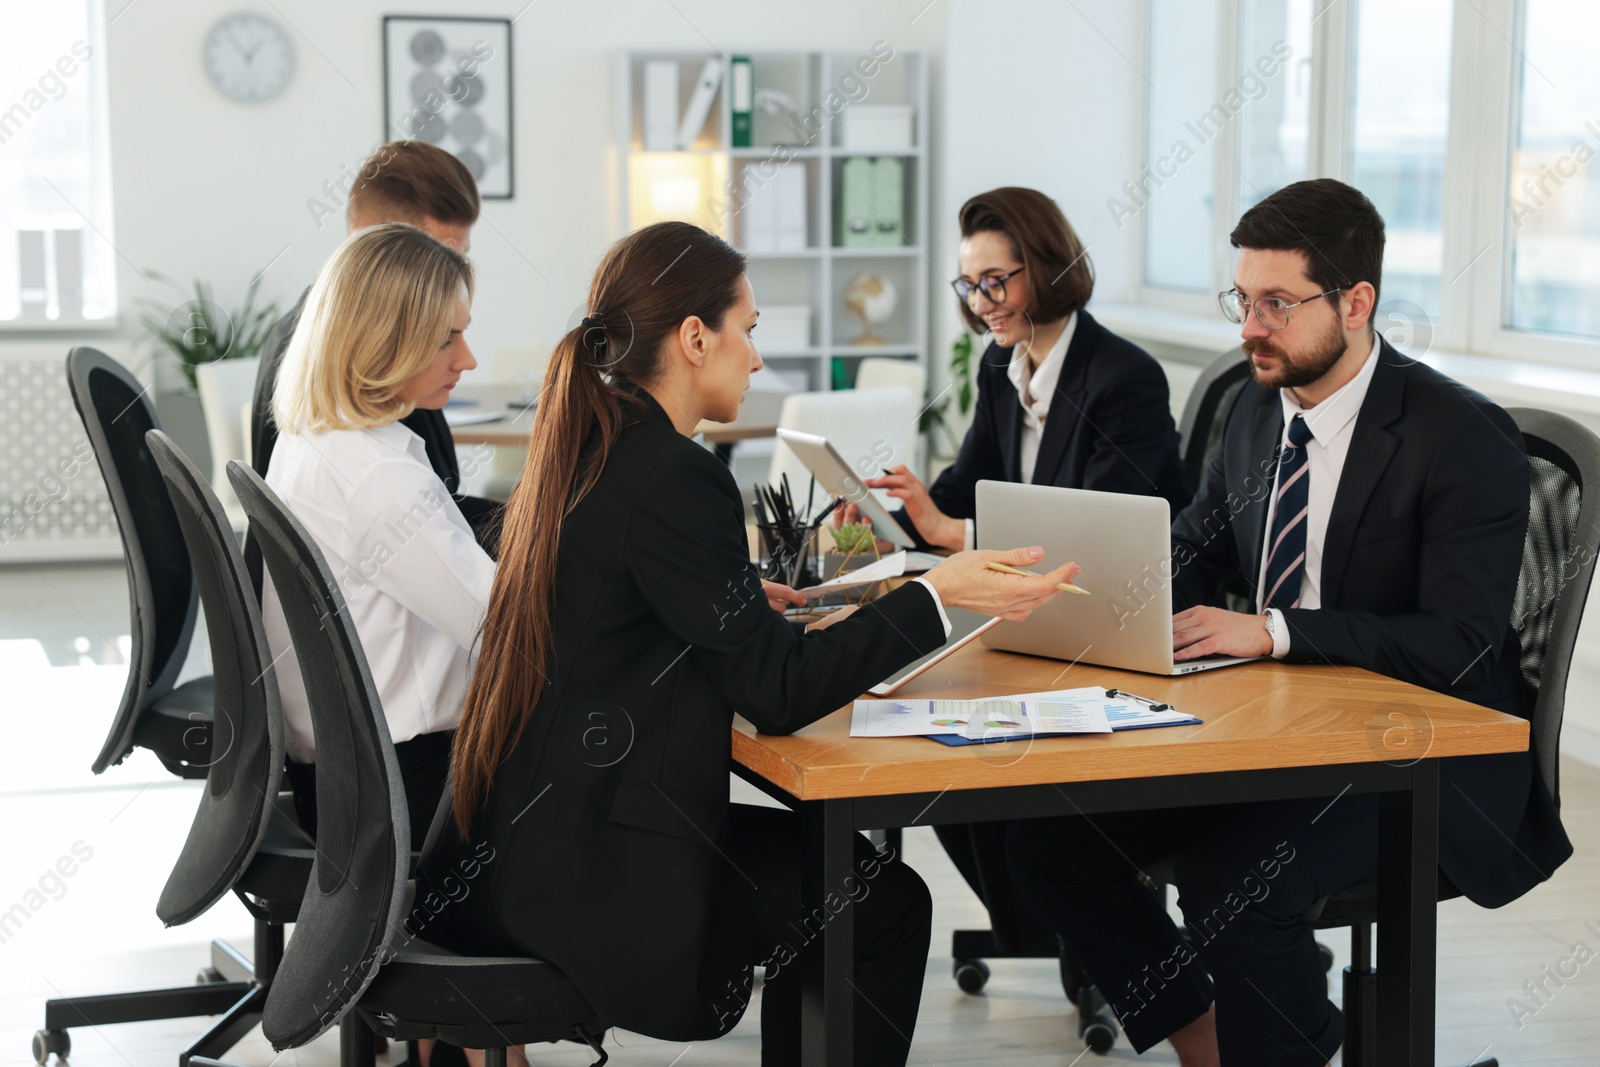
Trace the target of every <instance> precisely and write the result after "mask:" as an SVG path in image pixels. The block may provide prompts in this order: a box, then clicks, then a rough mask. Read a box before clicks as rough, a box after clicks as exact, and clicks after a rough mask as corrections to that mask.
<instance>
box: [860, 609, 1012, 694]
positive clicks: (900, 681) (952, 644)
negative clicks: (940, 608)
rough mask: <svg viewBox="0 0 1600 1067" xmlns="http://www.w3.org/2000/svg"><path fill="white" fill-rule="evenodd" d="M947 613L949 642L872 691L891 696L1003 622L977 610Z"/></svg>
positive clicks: (948, 610)
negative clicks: (948, 618) (948, 617)
mask: <svg viewBox="0 0 1600 1067" xmlns="http://www.w3.org/2000/svg"><path fill="white" fill-rule="evenodd" d="M944 613H945V614H946V615H948V616H950V637H949V639H947V640H946V641H945V643H944V644H942V645H940V646H939V647H938V648H936V649H934V650H933V651H932V652H930V653H928V654H927V655H926V656H923V657H922V658H921V659H918V660H914V661H912V662H911V663H908V664H906V665H905V666H904V667H901V668H900V669H899V670H898V671H895V672H894V674H892V675H890V676H889V677H887V678H885V679H884V680H883V681H881V682H879V683H878V684H877V685H875V686H873V687H872V688H871V689H870V690H868V692H870V693H871V694H872V695H873V696H877V697H882V696H888V695H889V694H890V693H892V692H894V691H895V690H896V689H899V688H900V687H901V686H902V685H905V684H906V683H907V682H909V681H911V679H913V678H915V677H916V676H917V675H919V674H921V673H922V672H924V671H927V670H931V669H932V668H933V667H934V666H935V665H937V664H938V663H939V661H940V660H942V659H944V658H945V657H947V656H949V655H950V654H951V653H952V652H954V651H956V650H957V649H959V648H961V647H962V646H964V645H966V644H967V643H968V642H970V641H972V640H973V639H974V638H976V637H977V636H978V635H979V634H982V633H984V632H985V631H987V630H988V629H989V628H990V627H992V626H994V624H995V623H997V622H999V621H1000V620H999V619H998V618H990V617H989V616H988V615H980V614H978V613H977V612H976V611H967V610H966V609H965V608H948V607H947V608H945V609H944Z"/></svg>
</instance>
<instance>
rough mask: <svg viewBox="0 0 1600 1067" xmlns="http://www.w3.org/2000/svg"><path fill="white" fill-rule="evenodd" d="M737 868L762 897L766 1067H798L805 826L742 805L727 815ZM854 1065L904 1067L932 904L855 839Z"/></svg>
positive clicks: (923, 889)
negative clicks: (802, 833)
mask: <svg viewBox="0 0 1600 1067" xmlns="http://www.w3.org/2000/svg"><path fill="white" fill-rule="evenodd" d="M728 811H729V827H728V837H727V848H726V851H727V854H728V859H729V861H730V862H731V863H732V864H733V865H734V866H735V867H737V868H738V869H739V870H740V871H742V872H743V873H744V875H745V876H746V877H748V878H749V880H750V881H751V882H753V883H754V884H755V886H756V887H757V888H756V889H754V890H753V891H752V892H750V893H749V894H746V895H745V896H744V897H743V899H745V900H748V901H749V906H750V907H751V911H752V914H751V921H752V925H753V928H754V931H755V938H756V941H755V944H756V946H757V949H756V952H757V958H756V959H755V960H754V961H753V962H754V963H756V964H757V965H758V966H759V965H765V967H766V969H767V975H768V977H767V980H766V982H765V985H764V986H763V989H762V994H761V1063H762V1067H787V1065H789V1064H798V1063H799V1062H800V960H799V959H798V958H797V955H798V953H799V951H800V950H801V948H802V947H803V931H804V930H806V929H814V927H807V925H806V923H805V919H806V914H805V913H804V912H802V910H801V907H800V818H799V816H797V815H795V814H794V813H793V812H788V811H782V810H779V809H776V808H759V807H754V806H751V805H747V804H734V805H731V806H730V807H729V809H728ZM855 853H856V863H855V865H854V870H855V872H856V875H857V881H856V883H855V884H856V891H855V892H854V893H851V894H850V899H851V903H850V904H849V905H848V906H849V907H851V908H853V909H854V920H855V946H856V952H855V973H854V974H853V975H852V977H851V981H852V982H854V983H855V987H856V1001H855V1056H856V1062H857V1063H860V1064H872V1065H873V1067H878V1065H883V1067H901V1065H903V1064H904V1063H905V1062H906V1058H907V1057H908V1056H909V1055H910V1053H911V1034H912V1031H913V1030H915V1029H916V1026H917V1009H918V1007H919V1006H920V1002H921V999H922V978H923V974H924V973H925V972H926V970H927V964H928V939H929V937H930V935H931V926H932V916H933V900H932V898H931V897H930V896H929V895H928V887H927V886H926V885H924V884H923V882H922V879H921V878H920V877H918V876H917V872H915V871H913V870H912V869H911V868H910V867H908V866H906V865H905V863H903V862H900V861H899V857H894V858H893V861H890V859H889V858H888V857H887V856H880V855H878V853H877V852H876V851H875V850H874V849H873V847H872V843H871V842H870V841H868V840H867V839H866V838H865V837H863V836H862V835H860V834H856V835H855Z"/></svg>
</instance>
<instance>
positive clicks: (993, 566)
mask: <svg viewBox="0 0 1600 1067" xmlns="http://www.w3.org/2000/svg"><path fill="white" fill-rule="evenodd" d="M984 566H985V567H987V568H988V569H989V570H992V571H999V572H1000V573H1001V574H1020V575H1021V576H1022V577H1024V578H1043V577H1044V575H1042V574H1035V573H1034V572H1033V571H1025V570H1023V569H1022V568H1020V567H1008V566H1006V565H1005V564H1004V563H996V562H995V561H994V560H990V561H989V562H988V563H985V564H984ZM1056 588H1057V589H1060V590H1062V591H1063V592H1067V593H1077V594H1079V595H1080V596H1091V595H1092V594H1091V593H1090V592H1089V590H1087V589H1085V588H1083V587H1082V586H1079V585H1072V584H1070V583H1068V582H1057V583H1056Z"/></svg>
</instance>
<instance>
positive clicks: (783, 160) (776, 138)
mask: <svg viewBox="0 0 1600 1067" xmlns="http://www.w3.org/2000/svg"><path fill="white" fill-rule="evenodd" d="M733 56H740V57H748V58H749V59H750V60H751V67H752V75H753V81H754V84H755V87H756V88H757V89H768V88H769V89H775V90H778V91H780V92H783V93H785V94H787V95H788V96H789V97H791V98H792V99H793V101H794V103H795V105H796V107H795V110H796V112H797V113H798V116H799V120H800V121H799V122H797V123H796V122H786V121H785V116H781V115H780V116H773V115H769V114H766V113H764V112H762V111H760V110H759V109H756V110H755V113H754V117H753V124H752V125H753V129H752V138H751V143H752V146H753V147H749V148H734V147H732V145H731V131H732V129H733V116H732V93H731V92H730V91H729V87H730V79H731V74H730V68H729V61H730V58H731V57H733ZM711 58H716V59H717V60H718V62H720V63H721V65H722V79H721V83H720V85H719V87H718V90H717V98H716V102H715V104H714V106H713V107H712V110H711V114H710V116H709V117H708V118H707V120H706V123H705V126H704V128H703V129H702V130H701V132H700V136H699V138H698V139H697V140H696V141H695V142H694V143H693V144H692V145H691V146H690V147H689V148H688V149H684V150H676V151H665V152H663V151H646V150H645V149H644V129H643V126H644V118H643V115H644V69H645V64H646V63H647V62H650V61H652V60H671V61H673V62H675V63H677V65H678V74H679V113H680V115H681V114H682V111H683V110H684V108H685V107H686V106H687V104H688V101H689V98H690V96H691V94H692V92H693V89H694V83H695V80H696V78H697V77H698V75H699V74H700V71H701V68H702V66H703V65H704V64H705V62H706V61H707V60H708V59H711ZM862 58H863V56H861V55H857V54H855V53H846V52H827V51H809V52H806V51H793V52H773V51H748V52H745V51H738V50H732V51H730V52H729V53H728V54H727V55H725V56H718V55H717V54H716V53H713V52H682V51H637V52H628V53H625V54H624V55H623V56H622V57H621V59H620V62H619V64H618V77H617V81H618V84H617V99H618V102H619V107H618V112H619V115H618V127H617V131H616V144H617V146H618V161H619V165H620V172H621V175H620V200H621V203H620V218H621V219H622V222H623V229H624V232H632V231H633V230H635V229H638V228H639V227H641V226H643V225H647V224H649V223H651V222H657V221H661V220H662V219H667V218H682V219H686V220H687V221H690V222H694V223H697V224H699V225H701V226H704V227H706V228H707V229H709V230H712V231H714V232H716V233H717V234H719V235H720V236H722V237H723V238H725V239H726V240H728V242H729V243H730V244H732V245H733V246H734V247H735V248H739V249H740V250H741V251H744V252H745V253H746V255H747V256H748V261H749V266H750V281H751V284H752V285H753V286H754V288H755V292H756V300H757V302H758V304H761V305H786V304H790V305H797V304H803V305H806V306H808V307H810V308H811V336H810V338H809V339H808V341H809V343H808V344H806V345H803V346H797V347H790V348H781V347H777V346H775V345H773V344H771V343H766V344H763V343H761V342H762V337H761V334H760V332H759V331H758V332H757V334H756V338H757V344H758V347H759V348H760V350H761V356H762V359H763V360H764V361H765V362H766V363H767V364H768V365H769V366H771V367H773V368H774V369H776V370H780V371H785V372H790V373H793V372H803V375H804V381H805V387H806V388H807V389H810V390H825V389H830V388H835V387H837V386H838V385H844V386H849V385H850V384H852V383H854V381H855V375H856V369H857V367H858V366H859V363H860V360H861V359H862V358H864V357H867V356H888V357H893V358H899V359H906V360H914V361H916V362H918V363H920V364H921V365H922V366H923V367H924V369H926V367H927V363H928V318H929V316H928V298H929V286H930V279H929V256H928V252H927V250H928V247H929V242H928V203H929V197H928V161H929V155H928V128H929V127H928V57H927V53H926V51H924V50H922V49H911V48H896V49H895V51H894V54H893V56H892V57H891V58H890V59H888V60H887V61H881V60H880V61H879V66H878V69H877V71H876V73H875V74H874V75H873V76H871V77H870V78H869V77H864V76H863V75H862V74H861V73H860V71H859V69H858V68H857V67H856V64H857V62H858V60H860V59H862ZM830 91H833V92H835V93H837V96H836V97H835V99H838V100H843V101H845V102H844V103H843V106H842V108H841V109H840V110H839V111H838V112H837V113H834V112H833V111H832V108H831V107H830V102H829V93H830ZM850 97H854V98H855V103H860V104H868V105H870V104H909V105H910V106H911V109H912V144H911V145H910V146H909V147H907V148H892V149H851V148H846V147H844V137H843V135H844V124H845V121H846V119H845V117H844V115H845V112H847V111H848V109H849V108H850V107H851V106H853V104H852V103H850V102H849V98H850ZM812 116H815V117H814V118H811V121H809V122H807V121H806V119H807V118H808V117H812ZM808 132H809V133H812V136H810V138H809V139H807V137H806V134H807V133H808ZM854 156H868V157H874V158H881V157H885V156H892V157H895V158H897V159H899V160H901V161H902V165H903V168H904V184H903V187H902V196H903V204H902V209H903V224H902V226H901V240H902V241H903V243H902V244H899V245H892V246H884V247H869V248H857V247H840V246H839V243H838V234H837V225H836V221H837V219H838V215H839V211H840V206H841V205H840V201H841V192H842V185H843V183H842V178H841V176H842V171H843V167H844V165H845V163H846V161H847V160H849V159H851V158H852V157H854ZM763 166H765V167H766V168H767V169H768V171H769V172H770V171H771V170H772V169H774V168H777V167H780V166H781V167H800V168H804V170H805V173H806V197H807V217H806V241H805V247H804V248H803V249H796V250H794V251H785V252H769V251H752V250H750V249H749V248H748V247H747V245H746V242H745V241H744V239H743V235H744V228H745V220H744V219H743V218H741V216H740V213H739V210H738V202H737V198H736V197H729V196H728V195H727V188H728V186H727V185H726V184H725V183H727V182H729V181H731V182H732V187H733V188H734V189H735V190H737V189H739V188H741V183H742V180H743V172H744V171H745V170H746V169H747V168H751V167H763ZM663 178H669V179H677V180H676V181H675V182H672V183H671V188H672V189H673V190H674V192H675V193H677V194H678V198H677V199H678V201H679V202H678V203H676V204H672V203H663V202H662V201H661V199H660V198H658V197H657V198H654V199H653V197H654V196H655V190H656V189H657V188H659V187H660V186H661V179H663ZM691 179H692V180H691ZM695 182H698V187H699V189H700V194H699V195H698V197H696V198H695V200H694V203H693V204H690V203H688V202H687V200H686V199H684V197H683V195H682V194H683V191H684V190H685V189H687V188H690V187H692V186H693V185H694V183H695ZM862 272H867V273H873V274H878V275H881V276H883V277H885V278H887V279H888V280H889V281H890V282H891V283H892V284H893V285H894V287H895V290H896V292H897V295H898V301H897V306H896V309H895V311H894V313H893V315H892V316H891V317H890V319H889V320H888V321H887V322H885V323H884V324H882V325H881V326H879V327H877V333H878V334H879V335H880V336H881V337H882V338H883V340H884V342H885V343H884V344H882V345H856V344H852V343H851V342H852V340H853V339H854V338H855V337H856V336H858V335H859V334H860V332H861V330H862V326H861V323H860V322H859V320H857V319H856V318H854V317H853V316H852V315H850V314H849V312H848V311H847V310H846V309H845V306H844V298H843V293H844V289H845V287H846V285H847V283H848V281H849V280H850V279H851V278H852V277H854V276H855V275H856V274H857V273H862ZM836 361H837V362H838V363H839V365H840V366H841V368H842V369H841V371H840V378H839V380H838V381H837V382H836V380H835V371H834V368H835V365H836ZM795 376H796V377H797V378H798V377H800V375H799V374H796V375H795Z"/></svg>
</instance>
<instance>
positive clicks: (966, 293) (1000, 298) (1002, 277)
mask: <svg viewBox="0 0 1600 1067" xmlns="http://www.w3.org/2000/svg"><path fill="white" fill-rule="evenodd" d="M1027 269H1028V268H1027V267H1018V268H1017V269H1016V270H1014V271H1012V272H1011V273H1009V274H991V275H989V276H988V277H987V278H979V279H978V280H977V281H975V282H969V281H967V280H966V279H965V278H957V279H956V280H955V281H953V282H951V283H950V288H952V289H954V290H955V291H956V295H957V296H959V297H960V298H961V302H962V303H963V304H970V303H971V302H972V294H973V292H974V291H976V292H980V293H982V294H983V295H984V296H986V297H988V298H989V302H990V303H991V304H1004V303H1005V302H1006V279H1007V278H1015V277H1016V276H1017V275H1019V274H1021V273H1022V272H1023V271H1025V270H1027Z"/></svg>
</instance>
